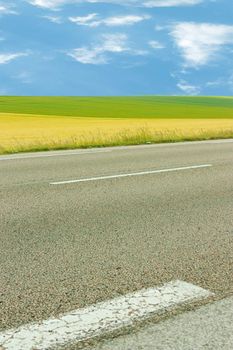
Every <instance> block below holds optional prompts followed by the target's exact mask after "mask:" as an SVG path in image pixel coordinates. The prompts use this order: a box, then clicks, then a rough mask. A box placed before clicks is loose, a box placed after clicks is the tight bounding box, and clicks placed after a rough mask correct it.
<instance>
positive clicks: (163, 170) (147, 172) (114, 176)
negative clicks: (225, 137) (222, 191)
mask: <svg viewBox="0 0 233 350" xmlns="http://www.w3.org/2000/svg"><path fill="white" fill-rule="evenodd" d="M212 166H213V165H212V164H201V165H192V166H185V167H179V168H170V169H159V170H150V171H141V172H137V173H128V174H116V175H109V176H97V177H90V178H84V179H77V180H66V181H58V182H51V183H50V185H67V184H73V183H79V182H89V181H100V180H109V179H118V178H122V177H130V176H143V175H151V174H159V173H169V172H173V171H183V170H191V169H200V168H209V167H212Z"/></svg>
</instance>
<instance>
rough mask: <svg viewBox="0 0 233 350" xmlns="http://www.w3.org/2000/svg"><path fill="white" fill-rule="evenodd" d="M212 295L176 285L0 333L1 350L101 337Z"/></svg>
mask: <svg viewBox="0 0 233 350" xmlns="http://www.w3.org/2000/svg"><path fill="white" fill-rule="evenodd" d="M211 295H213V294H212V293H210V292H209V291H207V290H205V289H203V288H200V287H198V286H195V285H192V284H190V283H186V282H182V281H175V282H170V283H166V284H165V285H163V286H162V287H157V288H150V289H144V290H141V291H138V292H135V293H132V294H128V295H125V296H121V297H119V298H116V299H113V300H109V301H106V302H102V303H98V304H95V305H92V306H89V307H87V308H84V309H79V310H75V311H72V312H70V313H66V314H64V315H61V316H60V317H59V318H57V319H56V318H51V319H49V320H46V321H43V322H41V323H37V324H36V323H35V324H29V325H25V326H22V327H20V328H17V329H12V330H8V331H5V332H1V333H0V346H2V347H3V349H4V350H33V349H36V350H46V349H52V348H56V347H58V346H62V345H66V344H69V343H71V342H80V341H84V340H86V339H90V338H93V337H96V336H100V335H103V334H106V333H109V332H111V331H114V330H116V329H120V328H122V327H124V326H129V325H132V323H133V322H135V321H137V320H143V319H146V318H148V317H150V316H151V315H153V314H156V313H160V312H165V311H167V310H168V309H171V308H174V307H175V306H177V305H180V304H184V303H188V302H192V301H194V300H199V299H204V298H207V297H210V296H211Z"/></svg>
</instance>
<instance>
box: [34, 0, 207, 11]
mask: <svg viewBox="0 0 233 350" xmlns="http://www.w3.org/2000/svg"><path fill="white" fill-rule="evenodd" d="M27 1H28V2H29V3H30V4H32V5H35V6H38V7H43V8H47V9H58V8H59V7H61V6H64V5H67V4H74V3H105V4H111V3H113V4H118V5H123V6H125V5H131V6H137V7H151V8H152V7H175V6H192V5H197V4H200V3H201V2H203V0H144V1H141V0H126V1H122V0H27Z"/></svg>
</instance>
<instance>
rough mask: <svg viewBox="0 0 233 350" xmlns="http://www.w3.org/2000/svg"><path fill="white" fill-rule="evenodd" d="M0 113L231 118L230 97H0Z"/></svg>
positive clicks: (232, 112)
mask: <svg viewBox="0 0 233 350" xmlns="http://www.w3.org/2000/svg"><path fill="white" fill-rule="evenodd" d="M0 113H22V114H39V115H56V116H75V117H97V118H143V119H150V118H175V119H177V118H191V119H192V118H197V119H199V118H205V119H206V118H211V119H213V118H224V119H225V118H233V98H230V97H178V96H172V97H165V96H163V97H160V96H144V97H143V96H142V97H0Z"/></svg>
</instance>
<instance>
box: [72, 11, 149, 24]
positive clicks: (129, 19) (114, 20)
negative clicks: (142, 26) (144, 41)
mask: <svg viewBox="0 0 233 350" xmlns="http://www.w3.org/2000/svg"><path fill="white" fill-rule="evenodd" d="M98 17H99V16H98V14H96V13H91V14H89V15H87V16H84V17H69V20H70V21H71V22H73V23H75V24H77V25H84V26H89V27H98V26H100V25H105V26H108V27H117V26H130V25H133V24H136V23H139V22H142V21H144V20H147V19H150V18H151V17H150V16H149V15H125V16H112V17H106V18H102V19H101V18H98Z"/></svg>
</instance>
